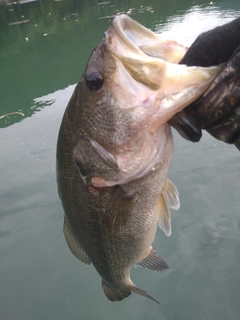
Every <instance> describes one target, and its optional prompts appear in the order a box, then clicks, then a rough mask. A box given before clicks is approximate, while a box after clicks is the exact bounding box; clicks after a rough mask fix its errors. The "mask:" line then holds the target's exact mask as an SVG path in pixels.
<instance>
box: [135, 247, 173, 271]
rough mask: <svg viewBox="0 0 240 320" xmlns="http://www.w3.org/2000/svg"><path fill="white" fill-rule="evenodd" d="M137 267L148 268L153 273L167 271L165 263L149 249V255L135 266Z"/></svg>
mask: <svg viewBox="0 0 240 320" xmlns="http://www.w3.org/2000/svg"><path fill="white" fill-rule="evenodd" d="M137 266H139V267H143V268H148V269H150V270H153V271H162V270H164V269H168V268H169V266H168V265H167V263H166V262H165V261H164V260H163V259H162V258H161V257H159V256H158V255H157V252H156V251H155V250H153V249H152V248H151V251H150V253H149V255H148V256H147V257H146V258H145V259H143V260H142V261H141V262H139V263H138V264H137Z"/></svg>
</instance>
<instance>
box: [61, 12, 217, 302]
mask: <svg viewBox="0 0 240 320" xmlns="http://www.w3.org/2000/svg"><path fill="white" fill-rule="evenodd" d="M185 52H186V48H184V47H183V46H181V45H178V44H177V43H175V42H172V41H169V40H164V39H162V38H161V36H158V35H156V34H154V33H153V32H152V31H150V30H148V29H146V28H145V27H143V26H141V25H140V24H138V23H137V22H136V21H134V20H132V19H131V18H130V17H128V16H126V15H119V16H116V17H115V18H114V20H113V22H112V24H111V26H110V27H109V29H108V30H107V31H106V32H105V36H104V38H103V40H102V41H101V42H100V44H99V46H98V47H97V48H96V49H95V50H94V51H93V53H92V55H91V57H90V59H89V62H88V64H87V67H86V69H85V71H84V73H83V76H82V77H81V79H80V81H79V83H78V84H77V86H76V88H75V91H74V93H73V96H72V98H71V99H70V101H69V104H68V106H67V108H66V111H65V114H64V116H63V120H62V124H61V127H60V131H59V136H58V144H57V183H58V189H59V195H60V198H61V201H62V204H63V209H64V213H65V218H64V235H65V239H66V241H67V244H68V246H69V248H70V250H71V252H72V253H73V254H74V255H75V256H76V257H77V258H78V259H79V260H81V261H82V262H85V263H87V264H90V263H92V264H93V266H94V267H95V269H96V270H97V272H98V273H99V275H100V277H101V278H102V287H103V291H104V293H105V295H106V296H107V298H108V299H109V300H111V301H120V300H123V299H124V298H126V297H128V296H129V295H130V294H131V292H135V293H137V294H140V295H142V296H145V297H147V298H149V299H151V300H153V301H155V302H157V301H156V300H155V299H153V298H152V297H151V296H150V295H148V293H147V292H146V291H144V290H142V289H140V288H138V287H137V286H136V285H135V284H134V283H133V282H132V281H131V278H130V270H131V267H132V266H133V265H139V266H141V267H145V268H149V269H150V270H155V271H161V270H164V269H167V268H168V265H167V263H166V262H165V261H164V260H163V259H162V258H160V257H159V256H158V255H157V253H156V251H154V250H153V249H152V243H153V241H154V238H155V234H156V230H157V226H158V225H159V227H160V228H161V229H162V230H163V231H164V232H165V234H166V235H167V236H169V235H170V234H171V231H172V229H171V216H170V208H173V209H178V208H179V195H178V192H177V189H176V187H175V186H174V184H173V183H172V182H171V181H170V180H168V178H167V176H168V171H169V166H170V162H171V158H172V153H173V137H172V133H171V129H170V126H169V125H168V123H167V122H168V121H169V120H170V118H171V117H172V116H173V115H174V114H176V113H177V112H179V111H181V110H182V109H183V108H184V107H185V106H186V105H187V104H189V103H190V102H192V101H193V100H194V99H197V98H198V97H199V95H201V94H202V92H203V91H204V90H205V89H206V87H207V86H208V85H209V83H211V81H212V80H213V78H214V76H215V75H216V74H217V72H219V68H216V67H212V68H196V67H186V66H183V65H178V64H177V63H178V62H179V60H180V59H181V57H182V56H183V55H184V53H185ZM139 68H140V69H141V72H139V70H140V69H139Z"/></svg>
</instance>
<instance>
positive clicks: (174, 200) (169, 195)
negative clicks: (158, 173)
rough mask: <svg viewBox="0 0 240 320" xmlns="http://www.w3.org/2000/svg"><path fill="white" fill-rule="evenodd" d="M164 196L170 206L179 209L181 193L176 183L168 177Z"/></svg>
mask: <svg viewBox="0 0 240 320" xmlns="http://www.w3.org/2000/svg"><path fill="white" fill-rule="evenodd" d="M163 196H164V198H165V202H166V204H167V205H168V206H169V208H171V209H174V210H178V209H179V207H180V200H179V193H178V190H177V188H176V186H175V185H174V183H173V182H172V181H171V180H169V179H167V182H166V184H165V187H164V189H163Z"/></svg>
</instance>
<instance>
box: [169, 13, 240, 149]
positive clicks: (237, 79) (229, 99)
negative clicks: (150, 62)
mask: <svg viewBox="0 0 240 320" xmlns="http://www.w3.org/2000/svg"><path fill="white" fill-rule="evenodd" d="M224 62H225V65H224V67H223V69H222V70H221V72H220V73H219V74H218V75H217V77H216V78H215V80H214V81H213V83H212V84H211V86H210V87H209V88H208V89H207V91H206V92H205V93H204V94H203V96H202V97H201V98H199V99H198V100H197V101H195V102H194V103H192V104H191V105H189V106H188V107H187V108H185V109H184V111H182V112H180V113H178V114H176V116H175V117H174V118H173V119H172V120H171V121H170V122H169V123H170V124H171V125H172V126H173V127H174V128H175V129H176V130H177V131H178V132H179V133H180V134H181V135H182V136H183V137H184V138H186V139H188V140H190V141H194V142H196V141H199V140H200V138H201V136H202V133H201V129H206V130H207V132H209V133H210V134H211V135H212V136H214V137H215V138H217V139H219V140H222V141H224V142H227V143H234V144H235V145H236V147H237V148H238V149H239V150H240V18H238V19H236V20H233V21H232V22H230V23H227V24H225V25H223V26H220V27H217V28H215V29H213V30H210V31H208V32H205V33H203V34H202V35H200V36H199V37H198V38H197V39H196V40H195V42H194V43H193V44H192V46H191V47H190V48H189V50H188V51H187V53H186V55H185V56H184V57H183V59H182V60H181V61H180V63H181V64H186V65H188V66H202V67H208V66H212V65H217V64H221V63H224Z"/></svg>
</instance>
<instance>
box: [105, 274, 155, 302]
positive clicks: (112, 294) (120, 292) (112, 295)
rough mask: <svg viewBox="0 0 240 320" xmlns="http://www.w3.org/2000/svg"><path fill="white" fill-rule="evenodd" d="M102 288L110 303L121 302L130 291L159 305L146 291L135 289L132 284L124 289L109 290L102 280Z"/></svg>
mask: <svg viewBox="0 0 240 320" xmlns="http://www.w3.org/2000/svg"><path fill="white" fill-rule="evenodd" d="M102 288H103V291H104V293H105V295H106V296H107V298H108V299H109V300H110V301H122V300H123V299H125V298H127V297H128V296H130V294H131V291H132V292H135V293H137V294H140V295H141V296H144V297H145V298H148V299H150V300H152V301H155V302H156V303H158V304H159V302H158V301H157V300H155V299H153V297H151V296H150V295H149V294H148V293H147V292H146V291H144V290H142V289H140V288H138V287H136V286H135V284H134V283H131V285H130V286H128V287H125V288H111V287H109V286H108V285H107V284H106V283H105V282H104V281H103V280H102Z"/></svg>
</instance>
